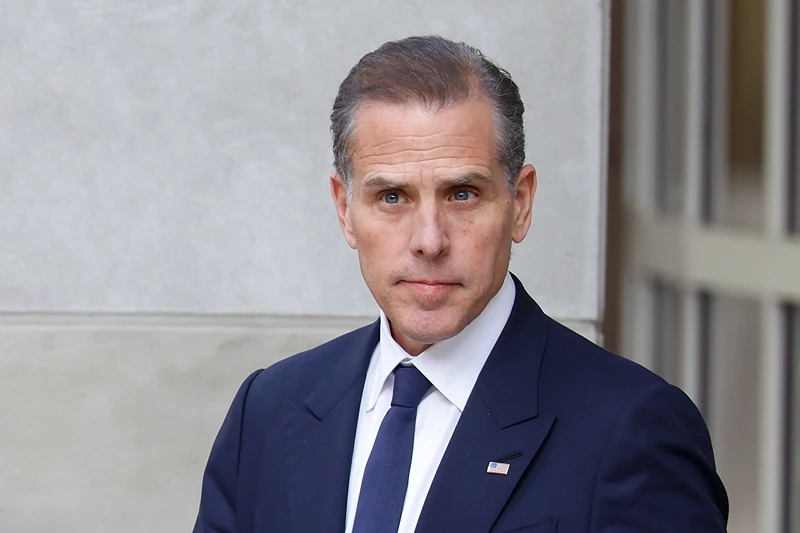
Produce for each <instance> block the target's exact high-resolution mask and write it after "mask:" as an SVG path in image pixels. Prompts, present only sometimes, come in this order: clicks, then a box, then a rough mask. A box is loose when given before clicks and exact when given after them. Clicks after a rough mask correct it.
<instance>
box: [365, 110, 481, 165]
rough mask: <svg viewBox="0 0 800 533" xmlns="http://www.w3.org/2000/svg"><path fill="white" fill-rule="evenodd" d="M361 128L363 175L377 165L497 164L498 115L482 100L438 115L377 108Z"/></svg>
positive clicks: (438, 112) (434, 112)
mask: <svg viewBox="0 0 800 533" xmlns="http://www.w3.org/2000/svg"><path fill="white" fill-rule="evenodd" d="M357 129H358V131H359V135H358V136H357V139H358V142H356V143H355V146H354V150H353V157H352V161H353V164H354V167H360V168H359V170H360V171H361V172H358V173H363V172H364V171H366V170H368V169H370V170H371V169H373V167H375V166H379V167H384V168H386V167H387V166H392V165H403V166H405V165H408V164H421V165H424V166H426V167H427V166H430V165H432V166H434V167H452V166H473V165H474V166H480V167H483V168H486V169H488V168H489V167H494V166H495V164H496V163H497V161H496V159H495V144H494V121H493V115H492V112H491V107H490V106H489V105H488V104H487V103H484V102H482V101H477V100H472V101H468V102H466V103H464V104H461V105H459V106H455V107H451V108H445V109H441V110H438V111H428V110H425V109H423V108H421V107H408V106H399V105H390V104H385V105H372V106H369V107H367V108H364V109H363V110H361V111H360V114H359V116H358V128H357ZM370 173H371V172H370Z"/></svg>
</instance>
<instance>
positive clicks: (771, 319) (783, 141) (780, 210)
mask: <svg viewBox="0 0 800 533" xmlns="http://www.w3.org/2000/svg"><path fill="white" fill-rule="evenodd" d="M791 1H793V0H768V2H767V20H766V22H767V31H766V35H767V42H766V50H767V53H766V58H767V65H766V80H765V81H766V102H765V104H766V113H765V124H764V154H765V164H764V169H765V171H764V201H765V205H764V208H765V209H764V212H765V218H766V220H765V221H764V222H765V224H764V227H765V230H766V234H767V235H766V238H769V239H780V238H782V237H783V236H784V235H785V232H786V230H787V229H788V228H787V222H788V217H787V209H786V208H787V203H786V201H785V198H786V193H787V191H788V179H787V178H788V171H789V161H790V159H789V150H788V148H789V144H788V136H789V133H790V129H789V120H790V119H789V113H788V112H789V102H790V97H791V95H790V94H789V89H790V78H789V64H790V58H791V42H792V39H791V26H790V23H791V13H792V12H791V5H790V2H791ZM781 311H782V308H781V305H780V302H779V301H778V300H777V298H776V297H773V296H766V297H765V298H764V299H763V300H762V307H761V315H762V319H761V323H762V337H761V338H762V343H763V345H762V352H761V353H762V357H763V358H762V362H763V366H762V383H761V389H760V390H761V391H762V394H763V395H764V396H763V397H762V398H761V431H760V435H761V447H760V458H759V459H760V461H759V464H760V470H761V479H760V480H761V488H760V496H761V520H760V525H761V527H760V530H761V531H763V532H764V533H773V532H774V533H781V532H782V531H783V530H784V527H785V524H786V519H785V517H786V509H785V505H784V504H785V494H784V491H785V488H786V487H785V483H784V477H783V476H784V473H785V469H786V466H787V462H788V461H787V456H786V453H787V450H786V449H785V442H786V432H787V428H786V426H785V420H786V413H785V409H786V403H785V397H786V391H785V379H784V378H785V372H786V368H787V363H786V346H785V344H786V342H785V341H786V336H785V333H786V332H785V331H784V329H785V322H784V320H783V316H782V313H781Z"/></svg>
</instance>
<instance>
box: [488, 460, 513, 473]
mask: <svg viewBox="0 0 800 533" xmlns="http://www.w3.org/2000/svg"><path fill="white" fill-rule="evenodd" d="M508 467H509V464H508V463H496V462H494V461H492V462H491V463H489V466H488V467H487V468H486V472H488V473H489V474H499V475H501V476H505V475H508Z"/></svg>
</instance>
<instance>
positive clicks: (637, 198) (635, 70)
mask: <svg viewBox="0 0 800 533" xmlns="http://www.w3.org/2000/svg"><path fill="white" fill-rule="evenodd" d="M627 7H628V9H627V11H626V19H627V20H626V26H627V29H628V30H629V31H630V34H629V36H630V39H627V44H626V52H627V54H626V64H627V65H626V68H627V69H628V75H627V76H626V83H627V84H628V85H627V86H626V94H629V95H630V100H629V101H630V102H631V104H632V109H631V112H630V113H628V114H627V116H626V127H625V130H626V135H625V143H626V150H625V153H626V156H625V159H626V164H625V168H626V172H625V175H626V180H625V184H626V198H627V199H628V205H631V206H632V207H634V209H635V210H637V211H644V212H650V211H652V210H653V207H654V201H653V200H654V198H655V191H654V189H655V182H654V177H655V171H656V163H657V148H658V147H657V131H656V125H657V118H658V117H657V109H658V108H657V105H656V95H657V67H656V65H657V59H658V49H657V42H656V39H655V35H656V29H657V27H658V17H657V15H658V10H657V7H658V6H657V4H656V3H655V2H629V3H628V4H627Z"/></svg>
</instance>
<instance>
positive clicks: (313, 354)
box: [250, 323, 375, 397]
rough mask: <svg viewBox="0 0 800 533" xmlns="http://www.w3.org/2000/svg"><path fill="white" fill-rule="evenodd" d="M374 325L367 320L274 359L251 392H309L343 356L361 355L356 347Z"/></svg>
mask: <svg viewBox="0 0 800 533" xmlns="http://www.w3.org/2000/svg"><path fill="white" fill-rule="evenodd" d="M374 327H375V324H374V323H373V324H368V325H366V326H363V327H361V328H358V329H355V330H353V331H350V332H347V333H345V334H343V335H340V336H339V337H336V338H334V339H331V340H329V341H327V342H325V343H323V344H320V345H319V346H315V347H314V348H310V349H308V350H305V351H303V352H299V353H296V354H294V355H291V356H289V357H286V358H285V359H281V360H280V361H277V362H275V363H273V364H272V365H270V366H268V367H266V368H264V369H263V370H262V371H261V372H259V373H258V375H257V376H256V377H255V379H254V380H253V383H252V384H251V386H250V395H251V396H252V395H254V394H255V395H258V396H262V397H263V395H265V394H266V395H273V394H279V395H281V396H283V397H287V393H291V394H289V396H296V395H301V394H305V393H307V392H308V391H309V390H310V385H311V384H312V383H315V381H314V379H313V378H314V377H315V376H323V375H325V373H326V372H327V371H328V370H329V369H330V368H332V367H333V366H335V365H337V364H340V363H341V362H342V360H343V359H344V358H348V357H358V356H359V353H357V352H358V349H354V347H356V346H358V345H359V344H361V343H364V341H365V339H366V338H367V337H369V336H370V335H371V333H372V331H371V329H372V328H374Z"/></svg>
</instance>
